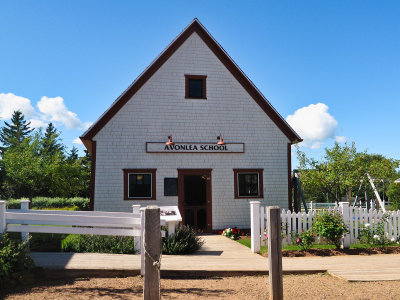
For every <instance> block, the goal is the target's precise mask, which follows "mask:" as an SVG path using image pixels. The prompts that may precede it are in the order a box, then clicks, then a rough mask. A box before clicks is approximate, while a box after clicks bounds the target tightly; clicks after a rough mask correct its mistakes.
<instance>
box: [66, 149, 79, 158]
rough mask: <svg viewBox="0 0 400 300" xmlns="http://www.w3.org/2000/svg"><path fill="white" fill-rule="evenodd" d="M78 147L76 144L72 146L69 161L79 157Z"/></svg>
mask: <svg viewBox="0 0 400 300" xmlns="http://www.w3.org/2000/svg"><path fill="white" fill-rule="evenodd" d="M78 158H79V157H78V148H76V147H75V146H73V147H72V149H71V152H70V153H69V155H68V160H69V161H76V160H77V159H78Z"/></svg>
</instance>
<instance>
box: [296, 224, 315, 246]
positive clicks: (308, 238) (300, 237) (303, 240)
mask: <svg viewBox="0 0 400 300" xmlns="http://www.w3.org/2000/svg"><path fill="white" fill-rule="evenodd" d="M292 239H294V240H295V241H296V245H298V246H300V248H301V249H302V250H308V249H310V248H311V247H312V245H313V244H314V242H315V233H314V232H313V230H312V229H309V230H306V231H302V232H301V233H300V234H298V233H297V232H293V235H292Z"/></svg>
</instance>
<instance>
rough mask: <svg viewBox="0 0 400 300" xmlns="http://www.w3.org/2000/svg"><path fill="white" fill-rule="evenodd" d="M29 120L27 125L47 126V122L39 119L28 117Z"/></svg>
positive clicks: (33, 126) (32, 126)
mask: <svg viewBox="0 0 400 300" xmlns="http://www.w3.org/2000/svg"><path fill="white" fill-rule="evenodd" d="M29 122H31V125H30V126H29V127H31V128H40V127H43V128H44V127H47V123H45V122H43V121H42V120H39V119H30V120H29Z"/></svg>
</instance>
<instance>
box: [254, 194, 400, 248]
mask: <svg viewBox="0 0 400 300" xmlns="http://www.w3.org/2000/svg"><path fill="white" fill-rule="evenodd" d="M266 209H267V208H266V207H260V202H259V201H251V202H250V212H251V220H252V221H251V250H252V252H259V251H260V246H264V245H266V243H267V238H266V234H265V233H266V232H267V230H268V227H267V214H266ZM326 210H327V211H337V212H339V213H340V214H341V215H342V217H343V221H344V222H345V223H346V224H347V226H348V228H349V231H350V232H349V234H346V235H345V236H344V237H343V239H342V246H343V247H344V248H348V247H350V245H351V244H357V243H359V237H360V231H361V229H362V228H365V224H369V226H370V228H371V229H372V230H373V231H375V230H376V224H377V223H378V222H379V221H380V220H381V219H382V217H383V214H384V212H382V211H381V210H376V209H372V208H371V209H369V210H368V209H366V208H358V207H355V208H353V207H349V203H348V202H340V203H339V206H335V207H330V208H328V209H326ZM317 213H318V212H317V211H316V210H310V211H309V212H308V213H304V212H299V213H295V212H291V211H290V210H287V211H286V210H284V209H283V210H282V211H281V224H282V233H283V239H282V246H283V247H285V246H286V245H292V244H295V243H296V242H295V241H294V240H292V233H298V234H300V233H301V232H302V231H306V230H308V229H310V228H312V224H313V221H314V219H315V217H316V215H317ZM387 214H388V216H389V218H388V221H387V222H386V224H385V234H386V236H387V238H388V239H389V240H391V239H392V238H395V239H396V240H399V239H400V210H398V211H391V212H388V213H387ZM316 242H321V238H317V241H316Z"/></svg>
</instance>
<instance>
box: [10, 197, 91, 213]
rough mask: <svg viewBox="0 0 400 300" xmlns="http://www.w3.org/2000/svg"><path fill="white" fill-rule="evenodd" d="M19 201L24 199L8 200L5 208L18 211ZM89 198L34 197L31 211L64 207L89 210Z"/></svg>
mask: <svg viewBox="0 0 400 300" xmlns="http://www.w3.org/2000/svg"><path fill="white" fill-rule="evenodd" d="M20 200H26V198H24V199H10V200H7V208H10V209H19V208H20V207H21V206H20V202H19V201H20ZM89 203H90V200H89V198H80V197H74V198H61V197H56V198H50V197H35V198H33V199H32V203H31V208H32V209H51V208H65V207H70V208H73V207H77V208H78V210H89Z"/></svg>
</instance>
